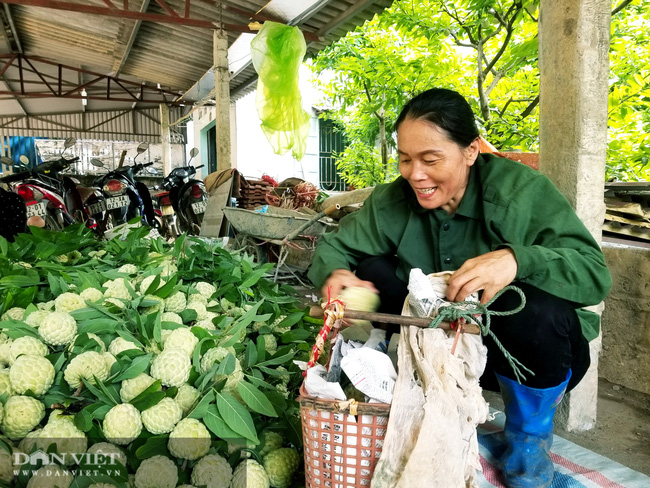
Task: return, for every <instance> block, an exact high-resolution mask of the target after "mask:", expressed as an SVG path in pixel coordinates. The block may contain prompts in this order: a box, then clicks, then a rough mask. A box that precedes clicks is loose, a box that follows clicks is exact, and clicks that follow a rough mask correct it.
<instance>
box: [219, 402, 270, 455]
mask: <svg viewBox="0 0 650 488" xmlns="http://www.w3.org/2000/svg"><path fill="white" fill-rule="evenodd" d="M216 398H217V409H218V410H219V414H220V415H221V417H222V418H223V420H224V421H225V422H226V425H228V427H230V428H231V429H232V430H234V431H235V432H236V433H238V434H240V435H241V436H243V437H245V438H246V439H249V440H251V441H253V443H255V444H259V442H260V441H259V439H258V438H257V432H256V431H255V425H254V424H253V418H252V417H251V414H250V412H249V411H248V410H246V408H244V406H243V405H242V404H241V403H239V402H238V401H237V400H236V399H235V398H234V397H232V396H230V395H228V394H227V393H221V392H220V393H216Z"/></svg>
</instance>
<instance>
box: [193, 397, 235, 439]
mask: <svg viewBox="0 0 650 488" xmlns="http://www.w3.org/2000/svg"><path fill="white" fill-rule="evenodd" d="M202 419H203V423H204V424H205V426H206V427H207V428H208V429H210V430H211V431H212V433H213V434H214V435H216V436H217V437H219V438H220V439H223V440H225V441H229V440H231V439H241V436H240V435H239V434H238V433H237V432H235V431H234V430H232V429H231V428H230V427H228V425H226V422H224V420H223V418H221V415H220V414H219V411H218V410H217V406H216V405H210V406H208V408H207V410H206V412H205V414H204V415H203V417H202Z"/></svg>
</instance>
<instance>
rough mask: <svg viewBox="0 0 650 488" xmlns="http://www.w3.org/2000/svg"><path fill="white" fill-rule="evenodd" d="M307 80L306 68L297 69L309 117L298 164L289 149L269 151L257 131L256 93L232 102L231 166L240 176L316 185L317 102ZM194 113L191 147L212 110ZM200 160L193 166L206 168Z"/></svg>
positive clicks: (259, 132)
mask: <svg viewBox="0 0 650 488" xmlns="http://www.w3.org/2000/svg"><path fill="white" fill-rule="evenodd" d="M308 77H309V71H308V69H307V68H305V67H301V69H300V93H301V96H302V106H303V108H304V109H305V110H306V111H307V112H308V113H310V114H311V115H312V118H311V128H310V132H309V137H308V139H307V149H306V151H305V155H304V157H303V158H302V160H301V161H296V160H295V159H294V158H293V156H292V155H291V150H289V151H288V152H287V153H286V154H283V155H281V156H280V155H277V154H275V153H274V152H273V148H272V147H271V144H270V143H269V141H268V139H267V138H266V136H265V135H264V133H263V132H262V129H261V128H260V119H259V116H258V115H257V108H256V106H255V97H256V93H257V92H256V91H255V92H252V93H249V94H248V95H246V96H244V97H242V98H241V99H239V100H238V101H237V102H236V104H235V110H234V117H235V119H236V120H234V121H231V123H232V124H235V125H236V134H235V136H234V140H233V146H234V147H233V151H232V156H233V163H234V164H233V166H235V167H236V168H237V169H238V170H239V172H240V173H241V174H242V175H244V177H247V178H252V179H259V178H261V177H262V175H264V174H267V175H269V176H271V177H273V178H275V179H276V180H277V181H278V182H280V181H282V180H283V179H286V178H289V177H297V178H302V179H303V180H306V181H309V182H311V183H313V184H314V185H318V183H319V182H318V177H319V174H318V158H319V154H318V152H319V147H318V118H317V117H316V114H315V111H314V110H313V108H312V107H313V105H314V104H315V103H316V101H317V100H318V98H317V97H318V93H317V92H316V91H315V89H314V88H313V87H312V86H311V84H310V83H309V81H308V79H309V78H308ZM194 114H195V115H194V124H193V125H194V145H195V146H197V147H200V134H201V130H202V129H203V128H204V127H205V126H206V125H208V124H209V123H210V122H212V121H213V120H214V108H212V107H203V108H200V109H198V110H197V111H195V112H194ZM188 139H189V136H188ZM201 157H202V155H201V154H199V156H198V157H197V158H195V160H194V164H195V165H198V164H201V163H205V164H206V166H207V161H204V160H201ZM199 160H201V162H199ZM204 176H205V174H204Z"/></svg>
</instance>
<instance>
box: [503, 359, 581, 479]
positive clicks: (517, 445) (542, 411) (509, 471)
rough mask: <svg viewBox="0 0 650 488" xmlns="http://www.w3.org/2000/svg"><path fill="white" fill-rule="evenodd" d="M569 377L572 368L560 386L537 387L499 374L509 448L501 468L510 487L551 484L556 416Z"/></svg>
mask: <svg viewBox="0 0 650 488" xmlns="http://www.w3.org/2000/svg"><path fill="white" fill-rule="evenodd" d="M570 378H571V370H569V374H568V375H567V377H566V380H564V382H562V383H561V384H559V385H558V386H554V387H551V388H543V389H536V388H530V387H528V386H524V385H520V384H519V383H517V382H516V381H515V380H511V379H509V378H506V377H504V376H501V375H498V374H497V379H498V380H499V386H500V388H501V395H502V397H503V402H504V404H505V413H506V424H505V428H504V434H505V437H506V442H507V448H506V451H505V453H504V455H503V458H502V459H501V471H502V473H503V477H504V479H505V482H506V486H508V487H509V488H546V487H548V486H550V485H551V482H552V481H553V472H554V469H553V462H552V461H551V456H550V450H551V444H552V443H553V417H554V416H555V409H556V408H557V406H558V404H559V403H560V401H562V398H563V397H564V392H565V391H566V388H567V385H568V384H569V379H570Z"/></svg>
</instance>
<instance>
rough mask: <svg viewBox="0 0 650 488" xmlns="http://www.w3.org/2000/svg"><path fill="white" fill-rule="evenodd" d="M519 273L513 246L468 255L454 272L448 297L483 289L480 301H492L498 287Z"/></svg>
mask: <svg viewBox="0 0 650 488" xmlns="http://www.w3.org/2000/svg"><path fill="white" fill-rule="evenodd" d="M516 276H517V259H516V258H515V254H514V253H513V252H512V250H511V249H507V248H506V249H499V250H498V251H492V252H488V253H486V254H482V255H481V256H477V257H475V258H472V259H468V260H467V261H465V263H463V265H462V266H461V267H460V268H458V270H457V271H456V272H455V273H454V274H453V275H451V278H450V280H449V286H448V287H447V299H448V300H450V301H452V302H460V301H463V300H465V299H466V298H467V297H468V296H469V295H471V294H472V293H474V292H477V291H479V290H483V295H482V296H481V303H483V304H485V303H487V302H489V301H490V300H491V299H492V298H493V297H494V295H496V294H497V292H498V291H499V290H501V289H502V288H504V287H505V286H508V285H509V284H510V283H512V282H513V280H514V279H515V277H516Z"/></svg>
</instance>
